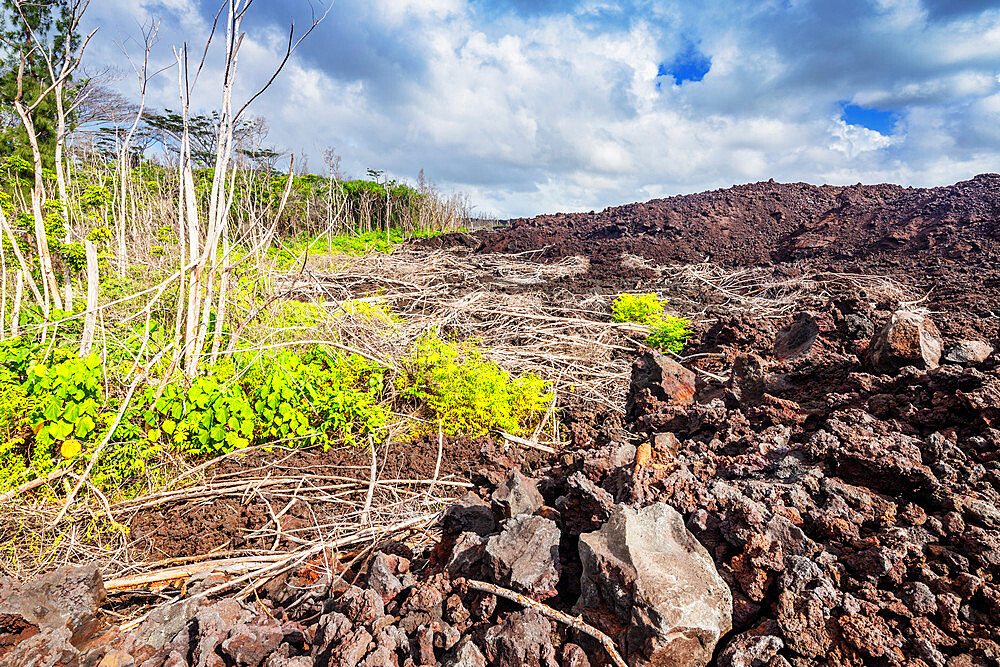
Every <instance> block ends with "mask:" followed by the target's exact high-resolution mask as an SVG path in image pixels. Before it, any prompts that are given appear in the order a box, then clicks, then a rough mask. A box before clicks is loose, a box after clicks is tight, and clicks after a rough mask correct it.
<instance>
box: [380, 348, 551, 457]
mask: <svg viewBox="0 0 1000 667" xmlns="http://www.w3.org/2000/svg"><path fill="white" fill-rule="evenodd" d="M398 384H399V388H400V389H401V390H402V393H403V395H404V396H405V397H408V398H410V399H413V400H415V401H418V402H419V403H421V404H423V405H425V406H426V407H427V408H429V410H430V412H431V414H432V415H433V417H434V418H435V419H440V420H441V423H442V426H443V429H444V431H445V432H446V433H448V434H449V435H456V434H458V433H465V434H466V435H470V436H473V437H475V436H479V435H485V434H486V433H489V432H490V431H492V430H494V429H500V430H503V431H507V432H508V433H514V434H524V433H527V432H528V431H530V428H531V426H532V425H533V424H531V422H532V420H534V419H536V418H537V417H538V416H539V415H540V413H542V412H543V411H544V410H545V408H546V407H547V406H548V403H549V401H551V400H552V394H551V393H549V392H548V387H547V386H546V383H545V382H543V381H542V380H541V378H539V377H538V376H536V375H534V374H531V373H526V374H523V375H520V376H518V377H516V378H512V377H511V376H510V375H509V374H508V373H507V372H506V371H504V370H503V369H501V368H500V367H499V366H497V365H496V364H495V363H493V362H492V361H489V360H488V359H485V358H484V357H483V354H482V352H481V351H480V350H479V349H478V347H476V345H475V343H474V342H472V341H466V342H465V343H463V344H458V343H454V342H449V341H444V340H441V338H439V337H438V336H437V335H434V334H428V335H426V336H424V337H423V338H421V339H419V340H418V341H417V343H416V345H415V348H414V350H413V358H412V360H411V362H410V368H409V369H408V373H407V375H406V376H405V377H402V378H400V380H399V381H398Z"/></svg>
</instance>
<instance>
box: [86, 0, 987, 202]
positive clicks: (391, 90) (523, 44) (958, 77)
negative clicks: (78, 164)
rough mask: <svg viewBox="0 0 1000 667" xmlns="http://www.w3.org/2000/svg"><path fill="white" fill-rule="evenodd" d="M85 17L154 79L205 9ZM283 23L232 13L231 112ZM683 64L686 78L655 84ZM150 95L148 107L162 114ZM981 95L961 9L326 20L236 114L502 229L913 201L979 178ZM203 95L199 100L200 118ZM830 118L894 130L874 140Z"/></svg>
mask: <svg viewBox="0 0 1000 667" xmlns="http://www.w3.org/2000/svg"><path fill="white" fill-rule="evenodd" d="M96 4H98V3H95V5H96ZM99 4H100V7H96V6H95V7H92V8H91V12H92V15H91V21H93V22H94V23H95V24H98V23H99V24H100V25H102V33H103V34H102V36H101V38H100V41H98V42H97V43H96V44H95V45H94V52H93V54H92V56H91V57H92V61H94V60H102V59H103V61H105V62H109V63H119V64H122V57H121V54H120V52H119V51H118V49H117V47H116V46H115V45H114V44H113V40H115V39H118V40H119V41H120V40H121V39H123V38H124V36H125V35H127V34H129V33H135V32H137V26H138V25H139V24H141V23H142V22H143V21H148V20H150V18H151V17H153V16H162V17H163V20H164V23H163V29H162V31H161V43H160V49H161V51H163V52H165V53H166V55H164V56H161V59H162V60H163V61H164V62H167V61H169V57H170V56H169V46H170V45H172V44H176V43H179V42H182V41H184V40H189V41H190V42H191V43H193V44H200V43H201V41H202V40H203V39H204V37H205V35H206V34H207V30H208V26H209V24H210V21H211V17H212V16H213V15H214V12H215V10H216V9H217V7H216V5H214V3H213V4H211V5H209V4H207V3H205V2H202V0H169V1H167V0H104V1H102V2H101V3H99ZM258 5H260V6H258ZM258 10H259V11H258ZM254 11H257V14H253V12H254ZM293 16H294V17H295V20H296V23H297V25H300V26H301V25H302V24H303V23H304V22H305V21H307V20H308V17H309V9H308V5H307V4H305V3H304V1H300V0H271V1H269V2H267V3H258V4H255V5H254V6H253V8H252V9H251V18H250V19H248V22H247V24H246V26H245V27H246V28H247V30H248V37H247V41H246V42H245V44H244V49H245V52H244V54H243V56H242V59H241V62H240V67H241V70H242V75H243V77H244V78H243V79H242V80H243V81H244V82H245V83H244V84H243V85H242V86H241V90H240V92H241V93H242V94H244V95H246V94H249V92H250V91H251V90H253V87H254V85H257V84H258V83H259V82H260V81H261V80H263V79H265V78H266V76H267V75H268V74H269V71H270V67H272V66H273V64H274V63H275V62H276V61H277V59H278V57H279V56H280V52H281V49H282V39H283V38H282V35H283V32H282V30H284V29H287V23H288V20H289V19H290V18H291V17H293ZM133 46H134V45H133ZM692 62H693V63H695V64H696V65H697V67H696V68H695V69H696V71H695V74H696V76H688V75H687V74H690V73H691V72H687V71H685V72H686V73H685V75H683V76H678V75H677V74H676V72H671V71H670V70H671V68H675V69H676V68H677V67H679V66H681V65H684V64H685V63H692ZM678 63H679V64H680V65H678ZM170 76H171V75H170V74H169V73H168V74H165V75H163V77H162V78H163V80H162V81H161V82H158V84H157V86H156V87H155V90H154V92H153V95H152V98H153V99H152V100H151V101H152V103H153V104H155V105H158V106H161V107H169V106H171V105H172V104H173V105H176V102H175V99H176V82H175V81H174V80H172V79H170ZM998 76H1000V10H998V9H996V8H995V3H988V2H977V1H976V0H965V1H963V2H960V3H956V2H943V1H938V0H922V1H921V0H812V1H807V0H768V1H764V2H761V1H759V0H755V1H751V0H741V1H738V2H723V1H722V0H714V1H713V0H709V1H707V2H695V1H694V0H690V1H685V2H681V1H677V0H675V1H670V0H630V1H627V2H619V3H607V2H602V1H601V0H549V1H547V2H500V1H499V0H338V2H337V3H336V4H335V6H334V7H333V11H332V12H331V14H330V16H329V18H328V19H327V22H326V23H324V24H323V25H322V26H321V27H320V28H319V29H318V30H317V32H316V33H315V34H314V36H313V37H311V38H310V39H309V40H308V41H307V42H306V43H305V44H304V46H303V49H302V50H301V52H299V53H298V54H297V56H296V58H295V59H294V60H293V61H292V63H290V65H289V67H288V68H287V69H286V71H285V72H284V73H283V74H282V77H281V78H280V79H279V80H278V82H277V84H276V85H275V86H274V88H273V89H272V90H271V91H270V92H269V93H268V94H267V95H265V96H264V97H262V98H261V99H260V100H259V103H258V104H257V107H256V109H255V112H256V113H258V114H261V115H263V116H265V117H267V118H268V119H269V121H270V125H271V137H270V138H271V140H272V141H274V142H275V143H277V144H280V145H282V146H285V147H287V148H289V149H291V150H293V151H295V152H296V153H299V154H301V153H307V154H309V155H310V156H312V159H313V160H314V164H312V165H311V166H312V167H313V168H317V169H318V166H319V165H318V161H319V160H318V158H319V155H320V153H321V151H322V150H323V149H324V148H326V147H328V146H336V147H337V148H338V150H339V152H340V153H341V154H342V155H343V156H344V163H345V166H346V167H347V168H348V169H349V170H350V171H353V172H354V173H357V174H361V173H363V172H364V170H365V168H367V167H373V168H378V169H386V170H388V171H389V173H391V174H393V175H394V176H397V177H401V178H407V177H409V178H413V176H414V175H415V174H416V172H417V171H418V170H419V169H421V168H423V169H425V170H426V173H427V174H428V175H429V176H431V177H432V178H434V179H435V180H436V181H438V182H439V183H440V184H442V185H444V186H445V187H446V188H452V189H455V190H460V191H463V192H467V193H469V194H470V195H471V196H472V198H473V200H474V201H475V202H476V203H477V204H479V206H480V207H481V208H482V209H483V210H484V211H485V212H490V213H493V214H496V215H500V216H508V215H526V214H534V213H538V212H546V211H556V210H563V211H568V210H590V209H597V208H602V207H604V206H606V205H612V204H617V203H624V202H628V201H635V200H640V199H647V198H650V197H654V196H665V195H669V194H675V193H681V192H691V191H695V190H700V189H705V188H714V187H725V186H729V185H732V184H734V183H739V182H746V181H752V180H763V179H767V178H771V177H773V178H775V179H778V180H804V181H810V182H815V183H822V182H831V183H853V182H857V181H864V182H873V181H895V182H901V183H905V184H913V185H931V184H942V183H946V182H950V181H954V180H958V179H961V178H967V177H970V176H972V175H974V174H976V173H979V172H981V171H989V170H993V171H996V170H998V165H1000V132H998V130H997V128H998V127H1000V79H998ZM217 77H218V75H217V73H213V72H212V71H211V70H209V71H207V72H206V74H205V79H204V80H203V81H201V82H200V84H199V85H200V86H201V88H200V90H202V91H203V94H201V95H199V97H198V102H199V104H200V105H202V106H203V107H204V108H205V109H209V108H211V107H212V106H213V105H215V104H217V101H216V97H217V94H216V93H215V92H214V90H213V85H215V84H217ZM678 83H679V84H680V85H678ZM123 85H126V84H123ZM123 91H124V92H126V93H127V92H129V91H128V88H127V87H126V88H124V89H123ZM845 105H852V107H860V108H864V109H871V110H872V112H873V113H876V114H883V115H884V114H891V115H892V118H893V119H895V123H894V125H893V126H892V129H891V130H887V131H886V132H887V133H882V132H879V131H876V129H873V128H869V127H865V126H864V124H863V122H861V123H859V122H854V121H852V118H850V117H845V116H844V113H843V111H844V109H845ZM862 117H863V116H862ZM852 122H853V123H854V124H852Z"/></svg>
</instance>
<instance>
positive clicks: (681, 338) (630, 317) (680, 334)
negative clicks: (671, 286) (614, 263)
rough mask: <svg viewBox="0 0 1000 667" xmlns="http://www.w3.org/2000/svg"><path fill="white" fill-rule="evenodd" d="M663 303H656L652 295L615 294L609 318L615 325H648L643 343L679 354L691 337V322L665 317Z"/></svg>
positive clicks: (675, 317) (664, 303) (655, 297)
mask: <svg viewBox="0 0 1000 667" xmlns="http://www.w3.org/2000/svg"><path fill="white" fill-rule="evenodd" d="M666 303H667V300H666V299H663V300H660V299H659V298H657V296H656V295H655V294H652V293H646V294H629V293H628V292H625V293H624V294H619V295H618V298H617V299H615V301H614V303H613V304H612V306H611V308H612V319H613V320H614V321H615V322H635V323H636V324H645V325H647V326H649V336H648V337H647V338H646V344H647V345H649V346H650V347H651V348H654V349H657V350H668V351H670V352H673V353H675V354H680V352H681V350H683V349H684V344H685V343H687V340H688V338H690V337H691V320H689V319H687V318H684V317H677V316H674V315H665V314H664V312H663V308H664V306H665V305H666Z"/></svg>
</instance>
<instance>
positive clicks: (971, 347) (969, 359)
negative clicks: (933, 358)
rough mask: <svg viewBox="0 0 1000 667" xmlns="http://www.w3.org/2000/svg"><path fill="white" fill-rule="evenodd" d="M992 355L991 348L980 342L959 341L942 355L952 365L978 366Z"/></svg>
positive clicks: (987, 344)
mask: <svg viewBox="0 0 1000 667" xmlns="http://www.w3.org/2000/svg"><path fill="white" fill-rule="evenodd" d="M991 354H993V346H992V345H990V344H989V343H985V342H983V341H981V340H961V341H959V342H958V343H956V344H955V345H954V346H953V347H951V348H950V349H949V350H948V352H947V354H945V355H944V358H945V361H950V362H952V363H953V364H979V363H982V362H984V361H986V360H987V359H989V357H990V355H991Z"/></svg>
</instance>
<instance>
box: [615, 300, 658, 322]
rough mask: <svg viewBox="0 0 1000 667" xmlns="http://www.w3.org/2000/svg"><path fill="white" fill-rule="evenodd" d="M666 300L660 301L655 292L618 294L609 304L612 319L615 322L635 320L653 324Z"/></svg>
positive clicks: (656, 320)
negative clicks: (610, 304)
mask: <svg viewBox="0 0 1000 667" xmlns="http://www.w3.org/2000/svg"><path fill="white" fill-rule="evenodd" d="M665 303H666V301H660V300H659V299H658V298H656V295H655V294H652V293H649V294H638V295H637V294H629V293H628V292H625V293H624V294H620V295H618V298H617V299H615V302H614V303H613V304H612V306H611V310H612V319H613V320H614V321H615V322H635V323H636V324H655V323H656V322H659V320H660V318H661V317H662V316H663V306H664V304H665Z"/></svg>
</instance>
